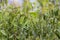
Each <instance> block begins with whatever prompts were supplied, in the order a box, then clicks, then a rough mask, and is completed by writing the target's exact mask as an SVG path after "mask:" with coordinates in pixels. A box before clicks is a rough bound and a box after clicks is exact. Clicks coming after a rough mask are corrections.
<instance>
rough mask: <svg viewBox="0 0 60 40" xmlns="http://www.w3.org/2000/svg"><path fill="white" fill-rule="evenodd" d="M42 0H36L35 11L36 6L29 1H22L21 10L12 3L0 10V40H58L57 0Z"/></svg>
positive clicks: (58, 17) (59, 37)
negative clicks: (54, 2)
mask: <svg viewBox="0 0 60 40" xmlns="http://www.w3.org/2000/svg"><path fill="white" fill-rule="evenodd" d="M42 1H43V0H42ZM42 1H40V0H38V3H39V6H38V8H37V9H36V10H35V11H33V9H35V8H36V6H34V7H32V3H30V2H29V1H25V2H24V4H23V8H22V10H20V9H21V8H14V7H13V6H12V5H10V6H7V8H3V9H2V10H0V40H60V9H59V8H58V4H57V2H58V1H56V4H53V3H52V2H51V3H50V2H49V1H47V0H45V1H43V2H42ZM33 4H34V5H36V4H35V3H33ZM46 4H48V6H46ZM40 7H41V8H42V9H40ZM30 10H31V11H30Z"/></svg>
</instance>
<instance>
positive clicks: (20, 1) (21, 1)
mask: <svg viewBox="0 0 60 40" xmlns="http://www.w3.org/2000/svg"><path fill="white" fill-rule="evenodd" d="M17 1H18V2H19V3H20V5H22V3H23V0H17ZM12 2H13V0H8V3H9V4H11V3H12ZM30 2H36V1H35V0H30Z"/></svg>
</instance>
